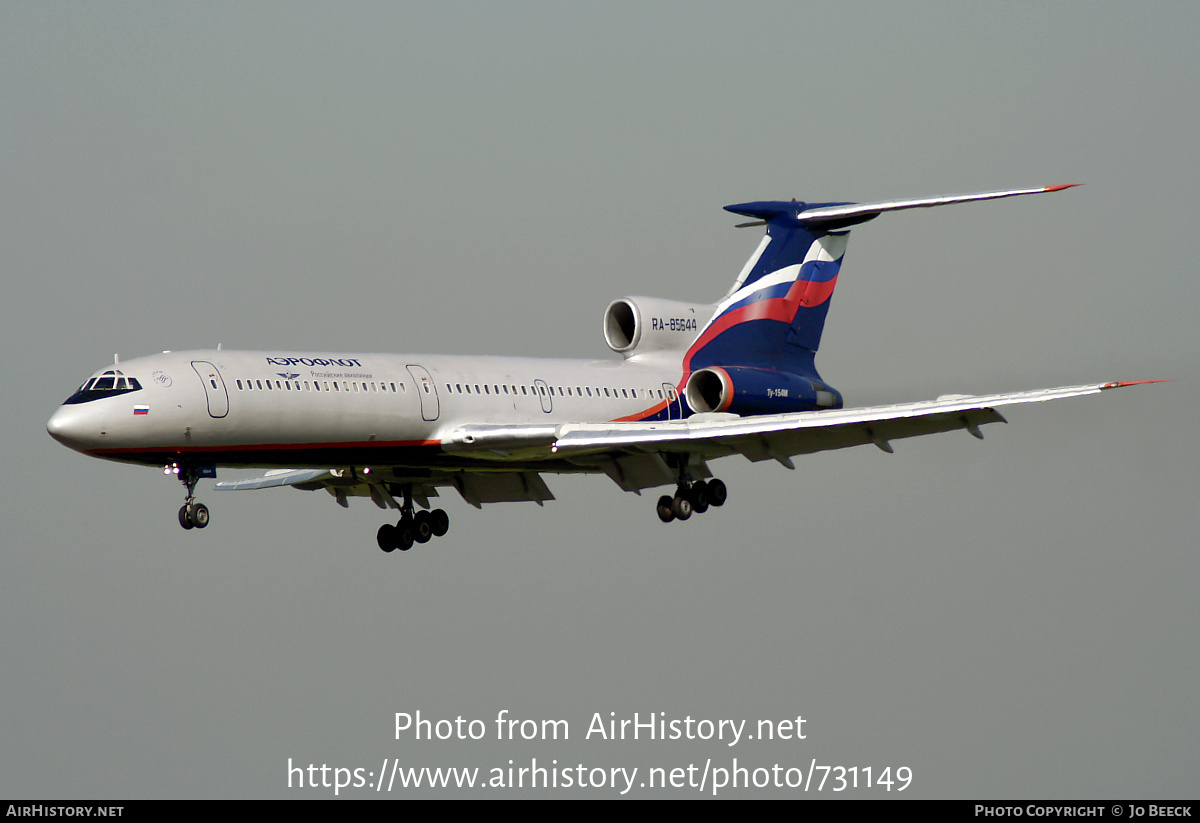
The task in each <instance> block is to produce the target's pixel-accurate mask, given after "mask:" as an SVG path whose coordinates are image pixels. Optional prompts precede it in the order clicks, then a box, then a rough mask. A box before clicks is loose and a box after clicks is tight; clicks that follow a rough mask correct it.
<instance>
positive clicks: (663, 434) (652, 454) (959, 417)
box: [443, 381, 1155, 491]
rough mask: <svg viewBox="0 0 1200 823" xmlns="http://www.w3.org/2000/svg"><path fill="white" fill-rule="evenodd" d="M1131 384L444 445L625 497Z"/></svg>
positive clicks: (976, 422)
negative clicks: (543, 464)
mask: <svg viewBox="0 0 1200 823" xmlns="http://www.w3.org/2000/svg"><path fill="white" fill-rule="evenodd" d="M1139 382H1155V381H1139ZM1130 385H1136V383H1132V382H1114V383H1097V384H1092V385H1084V386H1063V387H1060V388H1055V389H1041V390H1037V391H1027V392H1012V393H1007V394H992V395H982V396H968V395H945V396H943V397H940V398H938V399H937V400H930V401H924V402H918V403H902V404H895V405H888V406H870V407H864V408H856V409H838V410H830V411H815V412H797V413H791V414H774V415H758V416H753V417H738V416H736V415H732V414H720V413H714V414H697V415H693V416H692V417H690V418H688V419H687V420H677V421H659V422H647V423H596V424H570V423H567V424H561V425H558V426H530V427H525V428H524V429H522V428H521V427H491V426H480V427H462V428H459V429H456V430H455V431H454V432H453V433H452V435H451V437H450V438H448V439H447V441H444V443H443V446H444V447H445V448H446V449H447V451H453V452H458V453H460V454H463V453H474V454H475V455H477V456H478V457H479V458H480V459H481V460H503V459H504V458H511V457H515V456H517V455H520V454H525V455H528V456H532V454H533V453H534V452H539V451H540V452H542V453H543V454H548V456H552V457H557V458H559V459H562V460H565V461H567V462H569V463H571V464H574V465H575V466H576V467H578V468H577V470H578V469H585V467H589V466H590V467H591V469H592V470H593V471H603V472H605V473H606V474H608V475H609V476H610V477H611V478H612V479H613V480H614V481H615V482H616V483H617V484H618V485H619V486H620V487H621V488H622V489H625V490H626V491H639V490H640V489H643V488H649V487H652V486H660V485H665V484H668V483H672V482H674V481H675V479H676V474H675V472H673V471H672V470H671V469H670V468H669V467H668V465H667V463H666V461H665V460H664V459H663V457H662V455H664V454H671V453H675V454H687V455H689V456H691V457H692V458H693V460H692V461H691V462H692V463H693V464H695V465H696V466H697V469H698V470H699V474H700V475H701V476H708V472H707V469H706V468H702V466H703V461H704V460H708V459H712V458H717V457H724V456H727V455H733V454H741V455H742V456H744V457H746V458H747V459H749V460H752V461H761V460H776V461H778V462H780V463H781V464H783V465H784V466H787V467H788V468H794V467H795V466H794V464H793V463H792V460H791V458H792V457H794V456H796V455H800V454H812V453H815V452H819V451H828V450H830V449H843V448H848V447H850V446H861V445H866V444H874V445H875V446H877V447H878V448H880V449H882V450H883V451H886V452H889V453H890V452H891V451H892V445H891V443H892V441H893V440H901V439H904V438H907V437H918V436H921V435H925V434H936V433H938V432H946V431H954V430H957V429H962V430H965V431H967V432H968V433H970V434H972V435H973V436H975V437H978V438H980V439H982V438H983V433H982V432H981V431H980V429H979V427H980V426H981V425H984V424H987V423H998V422H1006V421H1005V420H1004V417H1003V416H1002V415H1001V414H1000V412H998V411H997V410H996V407H999V406H1008V405H1014V404H1019V403H1038V402H1042V401H1046V400H1059V399H1062V398H1067V397H1078V396H1081V395H1088V394H1098V393H1099V392H1102V391H1105V390H1107V389H1114V388H1119V387H1122V386H1130ZM547 450H548V451H547ZM585 470H586V469H585Z"/></svg>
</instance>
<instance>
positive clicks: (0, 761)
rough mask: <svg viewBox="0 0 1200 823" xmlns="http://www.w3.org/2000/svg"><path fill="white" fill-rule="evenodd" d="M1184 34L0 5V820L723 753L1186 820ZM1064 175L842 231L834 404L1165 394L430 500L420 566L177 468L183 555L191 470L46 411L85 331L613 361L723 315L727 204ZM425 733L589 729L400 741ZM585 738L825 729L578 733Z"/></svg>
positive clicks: (1030, 15)
mask: <svg viewBox="0 0 1200 823" xmlns="http://www.w3.org/2000/svg"><path fill="white" fill-rule="evenodd" d="M1198 31H1200V9H1198V8H1197V7H1196V5H1195V4H1189V3H1182V2H1181V3H1149V4H1144V3H1143V4H1137V5H1134V4H1120V3H1092V2H1089V3H1056V4H1050V5H1049V6H1048V7H1047V5H1046V4H1040V3H1006V4H996V5H991V6H986V7H985V6H983V5H980V4H960V3H919V4H882V3H880V4H874V3H870V4H857V3H844V2H839V3H804V4H801V3H739V4H703V3H655V4H649V5H647V4H640V3H603V4H573V3H572V4H566V3H511V4H483V3H478V4H476V3H440V4H411V3H410V4H401V3H378V4H376V3H358V4H347V3H339V4H331V5H323V4H313V3H309V4H297V3H257V4H215V3H214V4H203V5H195V4H155V3H146V4H141V3H118V4H86V3H22V2H9V3H5V4H3V5H2V6H0V182H2V187H3V189H2V190H3V192H4V195H3V197H0V217H2V223H0V225H2V226H3V234H2V235H0V271H3V277H4V289H5V299H4V301H3V307H2V308H0V312H2V313H3V322H2V323H0V342H2V343H3V351H4V352H5V356H6V361H7V363H8V365H9V370H8V371H9V373H8V375H7V379H6V381H5V389H4V390H3V392H2V394H0V396H2V397H3V408H4V411H5V420H6V426H5V430H6V434H5V436H4V437H3V439H2V440H0V443H2V447H3V454H4V457H5V463H6V465H7V466H8V472H7V473H6V478H7V479H6V480H5V481H4V494H3V495H0V516H2V522H3V524H4V532H3V533H4V535H5V540H4V544H5V551H4V552H3V553H2V554H0V794H2V795H4V796H9V797H11V796H17V795H22V796H38V797H63V798H69V797H74V798H81V797H95V798H102V797H230V796H233V797H276V796H279V797H300V796H306V795H313V796H327V795H328V794H329V792H327V791H325V790H318V791H297V790H292V791H289V790H288V788H287V770H286V766H287V762H288V759H289V758H291V759H292V760H293V761H294V762H295V763H298V764H308V763H310V762H311V763H317V764H321V763H327V764H329V765H331V766H344V767H350V768H354V767H364V768H367V769H378V768H379V764H380V763H381V762H382V759H383V758H384V757H399V758H402V759H403V760H404V761H405V762H406V763H408V764H409V765H414V766H430V767H434V766H478V767H480V768H481V769H482V770H483V772H484V773H485V774H486V773H487V770H488V769H490V768H491V767H493V766H505V767H507V761H508V760H509V759H512V760H513V761H514V763H515V765H517V766H520V765H528V764H529V761H530V759H531V758H533V757H536V758H538V761H539V763H540V764H543V765H544V764H545V763H546V762H547V761H550V760H553V759H557V760H558V764H559V766H560V767H561V766H564V765H571V766H574V765H575V764H577V763H583V764H585V765H586V766H587V767H588V768H591V767H593V766H602V767H612V766H625V767H627V768H632V767H634V766H637V767H639V768H640V769H642V770H643V774H644V770H645V769H647V768H649V767H653V766H660V767H666V768H667V769H670V768H673V767H679V766H683V767H686V766H687V765H688V764H689V763H697V764H703V763H704V762H705V760H706V759H708V758H712V759H713V763H714V765H725V766H728V765H730V764H731V761H732V758H734V757H736V758H738V761H739V764H741V765H749V766H752V767H753V766H770V765H772V764H774V763H780V764H782V765H784V766H791V765H795V766H801V767H804V768H806V769H807V767H808V764H809V763H810V761H811V760H813V759H815V760H816V762H817V763H818V764H819V765H820V764H824V765H831V766H837V765H843V766H860V767H861V766H871V767H872V768H874V769H876V770H879V769H882V768H883V767H884V766H891V767H892V768H893V769H894V768H895V767H897V766H908V767H910V768H911V769H912V770H913V774H914V781H913V785H912V787H911V788H910V789H909V790H908V791H906V792H904V794H903V795H901V796H919V797H991V798H1003V797H1046V798H1055V797H1148V798H1149V797H1194V796H1195V793H1196V788H1195V787H1196V755H1197V751H1196V740H1197V732H1198V731H1200V729H1198V725H1200V709H1198V708H1197V701H1196V700H1195V684H1196V683H1197V682H1198V680H1200V657H1198V652H1197V641H1196V637H1195V635H1196V626H1197V622H1198V619H1200V606H1197V601H1196V598H1195V595H1194V588H1195V580H1196V579H1197V572H1198V571H1200V569H1198V568H1197V566H1198V563H1197V559H1196V558H1197V552H1196V544H1197V538H1196V535H1197V527H1198V526H1200V522H1198V520H1200V518H1198V515H1197V506H1196V489H1197V481H1198V480H1200V476H1198V475H1200V461H1198V458H1200V454H1198V448H1197V435H1196V431H1195V425H1194V419H1195V410H1196V409H1197V408H1198V407H1200V391H1198V389H1197V385H1200V383H1198V382H1197V381H1198V379H1200V373H1198V371H1200V370H1198V369H1197V367H1196V351H1197V348H1198V343H1200V332H1198V331H1197V325H1196V323H1195V314H1196V310H1197V307H1198V304H1200V301H1198V300H1197V286H1196V262H1195V261H1196V259H1197V257H1198V256H1200V241H1198V240H1197V236H1198V235H1197V232H1196V229H1195V226H1194V225H1193V224H1194V221H1195V215H1196V207H1195V197H1196V192H1197V191H1200V174H1198V168H1197V162H1196V160H1195V151H1196V146H1197V145H1200V113H1198V109H1197V107H1196V105H1195V100H1196V80H1195V78H1196V77H1197V76H1200V66H1198V65H1197V62H1198V61H1197V56H1196V55H1197V48H1196V45H1197V44H1196V38H1197V34H1196V33H1197V32H1198ZM1067 182H1082V183H1086V184H1087V185H1086V186H1084V187H1082V188H1078V189H1073V190H1071V191H1068V192H1063V193H1058V194H1053V195H1046V196H1043V197H1035V198H1020V199H1017V200H1011V201H1002V202H996V203H983V204H976V205H964V206H956V207H953V208H946V209H938V210H934V211H921V212H910V213H901V214H895V215H885V216H883V217H881V218H880V219H879V220H877V221H874V222H872V223H870V224H867V225H864V226H862V227H859V228H856V229H855V230H854V232H853V236H852V239H851V243H850V248H849V252H848V257H847V260H846V263H845V266H844V267H843V270H842V277H841V279H840V284H841V285H840V288H839V290H838V292H837V294H836V295H835V297H834V300H833V307H832V309H831V313H830V317H829V323H828V326H827V330H826V334H825V338H824V340H823V343H822V351H821V353H820V354H819V356H818V366H819V368H820V369H821V373H822V375H823V376H824V377H825V378H826V379H827V380H828V381H829V382H830V383H832V384H833V385H835V386H837V387H838V388H839V389H840V390H841V391H842V392H843V393H844V394H845V395H846V398H847V402H848V403H851V404H855V405H859V404H867V403H878V402H887V401H893V400H895V401H899V400H917V399H925V398H931V397H935V396H936V395H938V394H941V393H946V392H964V393H977V392H986V391H1002V390H1017V389H1024V388H1038V387H1043V386H1055V385H1064V384H1071V383H1082V382H1092V381H1103V380H1110V379H1145V378H1158V377H1169V378H1174V379H1175V382H1173V383H1169V384H1163V385H1158V386H1151V387H1143V388H1137V389H1128V390H1123V391H1121V392H1113V393H1106V394H1105V395H1104V396H1101V397H1095V398H1083V399H1077V400H1068V401H1062V402H1059V403H1054V404H1050V405H1046V406H1044V407H1037V408H1016V409H1013V410H1012V411H1011V412H1010V413H1008V414H1007V417H1008V418H1009V420H1010V424H1009V425H1008V426H991V427H989V428H988V429H986V430H985V433H986V435H987V439H986V440H985V442H983V443H978V442H976V441H975V440H973V439H972V438H970V437H968V436H966V435H946V436H941V437H933V438H926V439H924V440H918V441H908V442H905V443H901V444H897V448H896V454H895V455H892V456H888V455H884V454H882V453H880V452H878V451H877V450H875V449H859V450H850V451H846V452H841V453H830V454H825V455H818V456H815V457H812V458H808V459H805V460H802V461H798V470H797V471H796V472H794V473H793V472H788V471H786V470H785V469H783V468H782V467H779V466H775V465H772V466H766V465H753V466H752V465H750V464H749V463H747V462H745V461H742V460H733V459H730V460H726V461H724V462H720V463H717V464H715V465H714V468H715V470H716V471H717V473H718V474H719V475H720V476H721V477H722V478H723V479H725V480H726V482H727V483H728V484H729V488H730V501H729V504H728V505H727V506H726V507H725V508H724V509H723V510H721V511H714V512H712V513H709V514H706V515H705V516H703V517H697V518H694V519H693V520H691V521H690V522H688V523H686V524H674V525H672V526H669V527H668V526H663V525H662V524H660V523H659V522H658V521H657V519H656V517H655V516H654V512H653V506H652V503H653V498H652V497H651V496H643V497H640V498H639V497H635V496H633V495H626V494H623V493H621V492H620V491H619V490H618V489H617V487H616V486H615V485H614V484H612V483H611V482H610V481H608V480H607V479H604V478H590V479H588V478H555V477H548V478H547V481H548V483H549V485H550V487H551V489H552V490H553V491H554V492H555V494H556V495H557V496H558V498H559V499H558V500H557V501H555V502H552V503H548V504H547V505H546V507H545V508H544V509H540V508H538V507H536V506H534V505H532V504H530V505H523V504H513V505H497V506H489V507H486V508H485V510H484V511H482V512H477V511H475V510H474V509H472V508H471V507H469V506H468V505H467V504H465V503H463V502H462V501H461V500H459V499H457V498H453V499H451V498H449V497H447V498H445V500H446V506H447V509H448V511H449V512H450V514H451V518H452V520H451V531H450V534H449V535H448V536H447V537H446V538H444V539H442V540H441V541H439V542H438V543H434V544H431V545H430V546H428V547H424V548H422V547H418V548H417V549H415V550H413V551H411V552H409V553H408V554H407V555H406V556H395V555H393V556H385V555H383V554H382V553H381V552H379V551H378V549H376V548H375V547H374V532H375V529H376V528H377V527H378V525H379V524H380V523H382V522H383V515H382V513H381V512H379V511H378V510H377V509H375V507H374V506H371V505H370V504H369V503H367V502H365V501H355V502H354V503H352V506H351V509H350V510H349V511H343V510H341V509H339V508H338V507H337V506H336V505H334V503H333V501H332V498H330V497H328V496H327V495H325V494H323V493H321V494H317V493H311V494H310V493H301V492H295V491H290V490H284V491H280V490H276V491H264V492H257V493H244V494H224V493H221V494H218V493H213V492H212V491H210V490H209V488H210V484H205V485H204V486H203V487H202V488H203V491H202V492H201V497H202V499H203V500H204V501H205V502H206V503H208V504H209V505H210V508H211V509H212V512H213V524H212V526H211V527H210V528H209V529H207V530H206V531H205V532H203V533H196V532H183V531H182V530H180V529H179V527H178V525H177V524H176V522H175V510H176V508H177V507H178V505H179V503H180V502H181V501H182V490H181V488H180V487H179V485H178V484H177V483H175V482H174V481H171V480H168V479H167V478H164V477H163V476H162V475H161V474H160V473H158V472H155V471H153V470H147V469H138V468H134V467H128V466H121V465H117V464H108V463H102V462H99V461H94V460H88V459H86V458H84V457H82V456H79V455H76V454H74V453H71V452H69V451H68V450H66V449H63V448H62V447H61V446H59V445H58V444H56V443H54V442H53V441H52V440H51V439H50V438H49V437H48V436H46V434H45V431H44V425H45V420H46V419H47V418H48V417H49V415H50V414H51V413H52V411H53V410H54V408H55V407H56V405H57V404H58V403H60V402H61V401H62V400H63V399H64V398H65V397H66V396H67V395H68V394H69V393H70V392H71V390H73V389H74V388H75V387H76V386H77V385H78V383H79V382H80V381H82V380H83V378H84V377H86V376H87V375H88V374H89V373H90V372H91V371H93V370H94V369H96V368H98V367H100V366H103V365H104V364H105V363H108V362H111V359H112V356H113V353H114V352H119V353H120V354H121V355H122V356H123V357H133V356H136V355H139V354H147V353H151V352H155V351H159V350H162V349H177V350H178V349H185V348H191V347H210V346H214V345H216V344H217V343H223V344H224V346H225V347H226V348H270V349H277V350H289V349H304V350H322V351H403V352H449V353H464V354H469V353H503V354H520V355H535V356H536V355H542V354H552V355H555V356H572V357H604V356H605V354H606V351H607V350H606V348H605V346H604V342H603V337H602V335H601V331H600V317H601V314H602V312H603V310H604V308H605V306H606V305H607V304H608V302H609V301H610V300H612V299H614V298H616V297H620V296H623V295H627V294H649V295H655V296H663V297H675V298H679V299H684V300H693V301H697V302H699V301H709V300H712V299H715V298H716V297H717V296H719V295H720V294H721V293H723V292H724V291H725V289H726V288H728V285H729V283H730V282H732V279H733V277H734V276H735V275H736V273H737V271H738V270H739V268H740V266H741V264H742V263H743V262H744V260H745V258H746V257H747V256H748V255H749V253H750V252H751V250H752V249H753V248H754V246H755V244H756V243H757V242H758V238H759V230H757V229H744V230H735V229H734V228H733V227H732V226H733V224H734V223H735V222H737V219H736V218H734V217H732V216H731V215H729V214H727V213H725V212H723V211H722V210H721V207H722V206H724V205H725V204H728V203H736V202H742V201H746V200H755V199H772V198H789V197H797V198H799V199H805V200H818V201H819V200H869V199H884V198H891V197H905V196H921V195H931V194H938V193H950V192H970V191H979V190H987V189H996V188H1008V187H1020V186H1034V185H1042V184H1053V183H1067ZM418 709H419V710H420V711H421V712H422V715H423V716H426V717H433V718H438V717H447V718H453V717H455V716H458V715H462V716H463V717H465V718H479V719H483V720H485V721H489V723H490V721H491V720H493V719H494V718H495V715H496V713H497V712H498V711H500V710H501V709H507V710H509V712H510V713H511V716H513V717H518V718H539V719H540V718H564V719H567V720H568V721H569V723H570V732H571V740H570V741H567V742H562V741H560V742H558V743H544V742H543V743H538V744H534V743H526V742H515V743H503V742H497V741H495V740H494V726H492V725H489V727H488V731H489V737H488V739H487V740H484V741H478V742H465V743H460V742H446V743H436V742H435V743H426V742H424V741H422V742H414V741H413V740H412V739H411V737H406V738H405V739H402V740H400V741H396V740H394V739H393V735H392V717H393V715H394V713H395V712H415V711H417V710H418ZM595 712H600V713H602V715H603V716H604V717H606V718H607V717H608V713H609V712H616V713H617V716H618V717H632V715H633V713H634V712H638V713H640V714H641V715H642V716H643V717H645V715H647V714H648V713H650V712H662V713H666V715H667V717H668V718H669V719H670V718H683V717H686V716H689V715H690V716H692V717H694V718H710V719H719V718H736V719H742V718H744V719H746V720H747V721H748V722H749V725H753V724H754V723H755V722H756V721H757V720H758V719H760V718H764V719H766V718H769V719H784V718H788V717H795V716H796V715H803V716H804V717H805V718H806V719H807V724H806V731H807V734H808V737H807V739H806V740H804V741H792V742H787V743H781V742H778V741H776V742H774V743H768V742H764V741H747V742H742V743H739V744H738V745H737V746H734V747H732V748H731V747H728V746H724V745H722V744H721V743H718V742H687V741H655V742H649V741H645V740H642V741H638V742H626V743H623V744H622V743H612V742H602V741H598V740H596V739H595V737H593V738H592V739H591V740H584V739H583V736H584V732H586V730H587V727H588V722H589V720H590V719H591V717H592V715H593V713H595ZM487 792H491V793H493V794H499V793H498V792H497V790H487ZM487 792H482V791H480V790H478V789H476V790H475V793H474V796H479V797H483V796H489V795H488V794H487ZM536 793H537V794H544V795H549V796H578V795H580V794H589V795H590V794H594V795H595V796H599V797H607V796H615V795H616V792H614V791H613V790H612V789H607V788H606V789H602V790H588V791H587V792H580V791H579V790H561V789H560V790H557V791H554V790H550V791H539V792H536ZM768 793H772V792H768V791H767V790H762V791H759V790H749V791H738V792H734V791H729V792H728V793H727V794H728V795H731V796H732V795H737V794H740V795H743V796H756V797H757V796H764V795H766V794H768ZM780 793H781V794H784V795H791V794H795V792H786V791H785V792H780ZM350 794H351V796H365V794H366V792H365V791H364V790H358V791H357V792H351V793H350ZM410 794H419V792H408V793H399V792H396V793H394V795H393V796H398V797H404V796H408V795H410ZM453 794H455V792H451V791H441V792H434V793H433V795H434V796H447V795H453ZM631 794H634V795H635V796H646V795H649V794H651V792H650V791H649V790H644V789H635V790H634V791H633V792H632V793H631ZM654 794H658V795H662V796H671V797H674V796H693V795H694V792H693V791H692V790H669V791H666V792H655V793H654ZM857 794H859V795H861V796H867V797H877V796H887V793H886V792H881V791H878V790H872V791H869V792H865V791H860V792H858V793H857ZM502 796H507V795H502ZM892 796H895V792H893V793H892Z"/></svg>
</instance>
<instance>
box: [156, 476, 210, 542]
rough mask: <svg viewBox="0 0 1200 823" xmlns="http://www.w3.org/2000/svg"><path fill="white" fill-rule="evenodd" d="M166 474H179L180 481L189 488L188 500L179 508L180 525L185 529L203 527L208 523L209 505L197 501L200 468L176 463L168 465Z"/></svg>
mask: <svg viewBox="0 0 1200 823" xmlns="http://www.w3.org/2000/svg"><path fill="white" fill-rule="evenodd" d="M166 474H177V475H179V482H180V483H182V484H183V486H184V488H186V489H187V500H186V502H185V503H184V504H183V506H182V507H180V509H179V525H181V526H183V527H184V528H185V529H203V528H204V527H205V526H207V525H208V506H206V505H204V504H203V503H197V502H196V484H197V483H199V482H200V470H199V469H197V468H195V467H193V466H180V465H179V464H178V463H176V464H175V465H173V466H167V470H166Z"/></svg>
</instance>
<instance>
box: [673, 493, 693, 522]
mask: <svg viewBox="0 0 1200 823" xmlns="http://www.w3.org/2000/svg"><path fill="white" fill-rule="evenodd" d="M671 512H672V513H673V514H674V515H675V519H676V520H687V519H688V518H689V517H691V516H692V501H691V500H690V499H689V495H688V494H687V492H680V493H679V494H677V495H675V497H674V499H672V500H671Z"/></svg>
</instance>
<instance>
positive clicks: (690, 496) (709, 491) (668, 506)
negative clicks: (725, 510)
mask: <svg viewBox="0 0 1200 823" xmlns="http://www.w3.org/2000/svg"><path fill="white" fill-rule="evenodd" d="M728 497H729V491H728V489H726V488H725V484H724V483H722V482H721V481H720V480H717V479H716V478H715V477H714V478H713V479H712V480H708V481H705V480H697V481H696V482H695V483H689V482H686V481H684V480H680V481H679V489H678V490H677V491H676V492H675V496H674V497H671V496H670V495H668V494H664V495H663V496H662V497H660V498H658V505H657V507H656V508H657V510H658V519H659V520H661V521H662V522H664V523H670V522H671V521H672V520H687V519H688V518H689V517H691V516H692V512H695V513H696V514H704V512H706V511H708V507H709V506H724V505H725V500H726V499H727V498H728Z"/></svg>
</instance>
